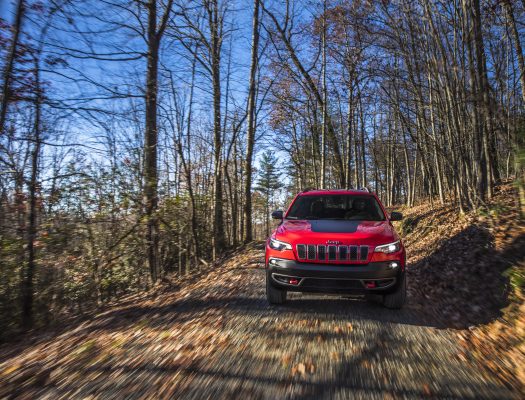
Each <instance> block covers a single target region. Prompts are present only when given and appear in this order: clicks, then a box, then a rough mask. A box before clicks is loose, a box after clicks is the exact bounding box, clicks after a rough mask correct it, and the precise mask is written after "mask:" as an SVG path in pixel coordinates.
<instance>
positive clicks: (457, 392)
mask: <svg viewBox="0 0 525 400" xmlns="http://www.w3.org/2000/svg"><path fill="white" fill-rule="evenodd" d="M262 262H263V249H262V246H261V245H260V244H258V245H254V246H251V247H250V248H248V249H247V250H246V251H245V252H244V253H243V254H241V255H237V256H235V257H234V258H233V259H232V260H231V261H230V262H228V263H225V264H224V265H223V266H222V267H220V268H218V269H217V270H215V271H213V272H212V273H210V274H209V275H207V276H206V277H205V278H203V279H202V280H200V281H198V282H194V283H192V284H189V285H185V286H183V287H182V288H181V289H178V288H173V287H168V288H166V289H165V290H164V291H162V292H161V293H159V294H157V295H156V296H155V297H149V298H147V299H143V298H141V299H138V300H137V299H133V298H132V299H128V301H127V302H125V303H124V304H122V305H121V306H119V307H116V308H112V309H111V310H109V311H107V312H105V313H102V314H99V315H97V316H95V317H94V318H93V319H92V320H91V321H88V322H85V323H83V324H82V325H80V326H79V327H77V328H75V329H71V330H69V331H66V332H64V333H62V334H61V335H59V336H57V337H49V338H47V339H41V340H40V341H39V342H38V343H36V344H33V345H30V346H25V347H22V345H16V346H3V347H2V348H1V349H0V362H1V364H0V398H6V399H11V398H27V399H33V398H47V399H75V398H79V399H96V398H100V399H124V398H126V399H139V398H149V399H151V398H173V399H197V400H202V399H208V398H209V399H230V398H232V399H233V398H241V399H295V398H309V399H345V398H351V399H360V398H363V399H365V398H366V399H370V398H374V399H375V398H377V399H397V398H413V399H420V398H447V399H454V398H461V399H465V398H466V399H482V398H486V399H507V398H519V394H518V393H515V392H514V393H513V392H512V391H511V390H510V389H508V388H505V387H504V386H503V385H502V384H501V383H499V382H498V380H497V379H496V378H495V377H494V376H492V375H490V374H488V373H486V372H484V370H483V368H482V366H480V365H478V364H476V362H475V361H474V360H472V359H471V358H470V357H469V355H468V354H464V353H463V350H462V349H461V348H460V346H459V345H458V344H457V336H456V333H455V332H454V331H452V330H448V329H439V328H436V327H435V324H434V323H433V321H432V320H431V319H429V318H425V317H423V316H422V315H423V314H422V313H421V311H419V310H420V308H421V307H420V306H419V307H418V305H417V304H409V305H408V306H407V307H406V308H405V309H403V310H401V311H392V310H386V309H383V308H382V307H381V306H380V305H377V304H371V303H367V302H364V301H362V300H355V299H345V298H341V297H337V296H332V297H329V296H304V295H291V296H290V301H289V302H288V303H287V304H286V305H285V306H282V307H270V306H268V305H267V303H266V300H265V295H264V270H263V268H262V266H263V264H262Z"/></svg>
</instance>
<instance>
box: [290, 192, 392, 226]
mask: <svg viewBox="0 0 525 400" xmlns="http://www.w3.org/2000/svg"><path fill="white" fill-rule="evenodd" d="M286 218H287V219H334V220H346V221H384V220H385V215H384V213H383V211H382V210H381V207H380V206H379V204H378V202H377V200H376V199H375V197H373V196H363V195H320V196H300V197H298V198H297V199H296V200H295V202H294V203H293V205H292V207H291V209H290V211H289V212H288V214H287V215H286Z"/></svg>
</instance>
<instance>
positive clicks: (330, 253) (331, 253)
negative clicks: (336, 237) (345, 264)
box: [328, 246, 337, 261]
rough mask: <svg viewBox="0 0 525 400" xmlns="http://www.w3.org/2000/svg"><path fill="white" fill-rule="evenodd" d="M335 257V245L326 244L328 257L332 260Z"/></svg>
mask: <svg viewBox="0 0 525 400" xmlns="http://www.w3.org/2000/svg"><path fill="white" fill-rule="evenodd" d="M336 258H337V247H335V246H328V259H329V260H330V261H334V260H335V259H336Z"/></svg>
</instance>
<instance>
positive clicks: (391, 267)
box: [389, 261, 399, 269]
mask: <svg viewBox="0 0 525 400" xmlns="http://www.w3.org/2000/svg"><path fill="white" fill-rule="evenodd" d="M389 267H390V269H396V268H397V267H399V263H398V262H396V261H392V262H391V263H390V265H389Z"/></svg>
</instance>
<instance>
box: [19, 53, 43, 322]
mask: <svg viewBox="0 0 525 400" xmlns="http://www.w3.org/2000/svg"><path fill="white" fill-rule="evenodd" d="M41 115H42V93H41V89H40V68H39V65H38V60H36V61H35V124H34V136H33V151H32V153H31V179H30V181H29V221H28V227H27V264H26V272H25V274H24V281H23V289H22V293H23V304H22V326H23V327H24V328H25V329H29V328H31V327H32V325H33V279H34V273H35V269H36V262H35V239H36V234H37V215H36V214H37V198H36V196H37V187H38V181H37V179H38V164H39V158H40V147H41Z"/></svg>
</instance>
